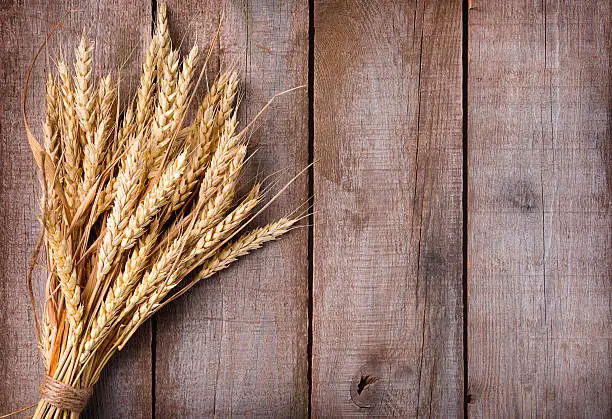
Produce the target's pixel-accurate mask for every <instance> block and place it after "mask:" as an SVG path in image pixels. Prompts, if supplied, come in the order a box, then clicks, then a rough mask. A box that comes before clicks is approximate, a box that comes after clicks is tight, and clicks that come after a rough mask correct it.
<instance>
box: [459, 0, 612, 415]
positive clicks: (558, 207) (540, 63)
mask: <svg viewBox="0 0 612 419" xmlns="http://www.w3.org/2000/svg"><path fill="white" fill-rule="evenodd" d="M472 4H473V5H474V6H477V7H476V8H474V9H472V10H471V11H470V12H469V40H470V59H471V61H470V64H469V101H468V104H469V112H468V115H469V136H468V138H469V144H468V157H469V164H468V173H469V201H468V208H469V227H468V232H469V236H468V244H469V261H468V263H469V275H468V286H469V305H468V307H469V314H468V325H469V330H468V335H469V339H468V342H469V347H468V354H469V368H468V371H469V380H468V381H469V392H470V394H471V399H472V402H471V403H470V405H469V412H470V416H473V417H482V418H491V417H588V418H597V417H601V418H604V417H608V418H609V417H611V416H612V373H611V372H612V352H611V351H610V344H611V341H610V339H611V337H610V331H611V319H612V316H611V309H610V306H611V305H610V303H611V296H612V295H611V292H612V287H611V283H610V279H611V278H612V270H611V268H612V251H611V246H610V244H611V243H612V230H611V228H610V216H611V212H610V192H611V187H610V181H611V174H612V172H611V168H612V167H611V165H612V162H611V154H610V151H611V146H612V144H611V137H610V116H611V115H610V104H611V99H612V98H611V96H610V41H611V38H610V23H611V22H610V2H608V1H592V2H576V3H570V2H560V3H559V2H554V1H543V2H529V1H521V2H506V1H483V2H472Z"/></svg>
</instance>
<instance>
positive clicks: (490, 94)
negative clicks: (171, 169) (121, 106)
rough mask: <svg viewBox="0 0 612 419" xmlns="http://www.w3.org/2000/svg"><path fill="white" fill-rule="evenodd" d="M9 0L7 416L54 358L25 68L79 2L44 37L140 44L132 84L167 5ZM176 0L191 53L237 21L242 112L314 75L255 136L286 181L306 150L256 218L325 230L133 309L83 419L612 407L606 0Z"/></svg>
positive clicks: (107, 62) (1, 382)
mask: <svg viewBox="0 0 612 419" xmlns="http://www.w3.org/2000/svg"><path fill="white" fill-rule="evenodd" d="M0 3H1V6H0V28H1V29H0V219H1V220H2V227H1V228H0V276H1V281H0V336H1V337H0V415H1V414H4V413H8V412H10V411H13V410H16V409H19V408H22V407H25V406H28V405H30V404H32V403H34V402H35V401H37V387H38V382H39V377H40V374H41V372H42V364H41V362H40V360H39V357H38V354H37V350H36V348H35V344H34V342H35V339H34V333H33V330H34V326H33V319H32V316H31V314H30V311H29V308H28V307H29V304H28V300H27V297H26V295H27V294H26V285H25V273H26V267H27V264H28V260H29V255H30V254H31V252H32V250H33V248H34V244H35V240H36V236H37V232H38V230H39V226H38V222H37V220H36V216H37V212H38V207H37V196H38V181H37V176H36V172H35V170H34V164H33V161H32V158H31V156H30V152H29V149H28V145H27V142H26V139H25V134H24V132H23V128H22V122H21V116H20V110H19V104H20V95H21V88H22V84H23V79H24V75H25V70H26V67H27V64H28V63H29V61H30V60H31V58H32V56H33V54H34V52H35V50H36V48H37V46H38V45H39V44H40V43H41V42H42V41H43V39H44V36H45V34H46V32H47V31H48V30H49V29H50V28H51V27H52V26H53V24H54V23H55V22H56V21H57V19H58V18H59V17H60V16H61V15H62V14H63V13H64V12H65V11H67V10H68V9H71V8H81V9H84V10H85V12H84V13H82V14H80V15H75V16H73V17H71V18H70V19H69V21H68V23H67V24H66V25H65V27H64V28H63V30H62V31H61V33H60V34H59V35H58V36H57V37H56V39H55V40H54V42H52V44H53V45H52V46H51V47H50V48H49V51H50V53H49V57H50V58H53V57H56V56H58V55H59V54H60V53H62V51H63V52H64V53H65V54H66V55H67V56H71V50H72V48H73V47H74V45H75V44H76V42H77V40H78V37H79V35H80V33H81V32H82V31H83V29H85V30H86V31H87V33H88V34H90V36H91V37H92V38H93V39H94V41H95V42H96V44H95V54H96V55H95V57H96V59H97V60H98V62H97V64H96V66H97V68H98V69H110V68H114V67H116V66H117V65H118V63H121V62H124V61H126V69H125V70H124V78H125V81H124V83H125V87H126V88H127V89H130V88H131V89H132V90H133V88H134V86H135V85H136V83H137V74H138V65H139V64H138V63H139V62H140V59H141V56H142V50H143V45H145V43H146V40H147V37H148V36H149V35H150V33H151V28H152V21H153V19H154V13H155V12H154V11H155V9H156V6H157V5H156V1H155V0H153V1H152V2H150V1H142V0H130V1H102V2H100V1H94V0H91V1H80V2H76V1H54V2H47V1H45V0H27V1H20V0H15V1H10V0H2V1H1V2H0ZM168 6H169V14H170V26H171V29H172V32H173V36H174V39H175V40H180V39H183V47H182V48H183V50H186V49H187V48H188V47H189V46H190V45H191V44H192V43H194V42H197V43H198V44H199V45H200V46H202V47H205V46H206V45H207V44H208V42H209V41H210V39H211V37H212V35H213V33H214V30H215V29H216V27H217V25H218V23H219V19H220V16H221V15H222V14H223V15H224V16H225V21H224V22H225V23H224V25H223V29H222V32H221V36H220V40H219V43H218V46H217V48H216V50H215V52H214V55H213V70H214V71H216V70H217V69H219V68H224V67H227V66H234V67H236V68H238V69H239V70H240V71H241V75H242V79H243V88H244V100H243V104H244V105H243V110H242V111H241V115H240V118H241V120H242V121H246V120H248V119H249V118H251V117H252V116H253V115H254V114H255V113H256V112H257V111H258V110H259V109H260V107H261V106H262V105H263V104H264V103H265V102H266V101H267V100H268V99H269V98H270V97H271V96H272V95H273V94H274V93H276V92H279V91H282V90H284V89H287V88H290V87H293V86H297V85H302V84H307V85H308V89H307V90H303V91H301V92H298V93H295V94H292V95H288V96H284V97H283V98H281V99H280V100H278V101H277V102H276V103H275V104H274V106H273V109H272V111H271V112H269V113H268V114H267V117H266V118H264V121H263V122H262V123H261V124H260V126H259V128H258V129H257V130H256V131H255V133H254V135H253V138H252V140H251V142H252V144H253V145H254V147H257V148H259V152H258V153H257V154H256V157H255V162H254V164H253V166H254V170H259V171H260V172H263V173H266V174H269V173H272V172H274V171H276V170H277V169H278V168H285V169H288V170H287V171H286V174H283V175H282V176H281V180H280V181H281V182H282V181H283V180H287V179H288V178H290V177H291V175H292V174H293V173H295V172H297V171H299V170H300V169H302V168H303V167H305V166H306V165H307V164H308V163H309V162H310V161H316V165H315V166H314V169H313V170H311V171H310V173H309V175H308V176H304V177H302V178H301V179H300V180H299V182H298V183H297V184H295V185H294V186H292V187H291V188H290V190H289V192H287V193H286V194H284V195H283V197H282V199H281V200H279V201H278V202H277V203H276V204H275V205H273V206H272V207H271V209H270V210H269V211H267V212H266V214H265V217H264V219H263V220H262V222H263V221H265V220H271V219H273V218H274V217H277V216H280V215H283V214H284V213H285V212H286V211H287V210H288V209H292V208H294V207H296V206H297V205H299V204H302V203H304V202H306V201H308V199H309V198H310V197H313V198H312V202H313V203H314V212H315V213H314V216H313V219H312V220H311V224H312V223H313V224H314V225H313V226H311V227H309V228H308V229H301V230H298V231H295V232H293V233H292V234H291V235H290V236H288V237H286V238H284V239H283V240H281V241H279V242H276V243H272V244H270V245H268V246H267V247H266V248H265V249H263V250H262V251H259V252H257V253H256V254H254V255H252V256H250V257H248V258H246V259H244V260H243V261H240V262H239V263H237V264H236V265H235V266H233V267H232V268H231V269H229V270H227V271H225V272H223V273H222V274H221V275H218V277H216V278H214V279H211V280H209V281H207V282H205V283H203V284H201V285H200V286H198V287H197V288H195V289H194V290H193V291H192V292H191V293H190V295H188V296H186V297H184V298H182V299H181V300H180V301H179V302H177V303H175V304H173V305H171V306H170V307H168V309H166V310H164V311H163V312H162V313H161V314H160V315H159V316H157V318H156V319H154V320H153V321H152V322H151V323H149V324H147V325H146V326H145V327H143V329H142V330H141V331H140V332H139V333H138V334H137V335H136V336H135V338H134V339H133V342H132V343H131V344H130V345H129V347H128V348H127V349H126V350H125V351H123V352H122V353H120V354H119V356H117V357H116V359H114V360H113V361H112V363H111V364H110V366H109V368H108V370H107V371H106V373H105V374H104V376H103V377H102V379H101V381H100V383H99V385H98V386H97V387H96V390H95V395H94V397H93V400H92V401H91V402H90V404H89V406H88V408H87V410H86V412H85V413H84V417H87V418H93V417H105V418H106V417H108V418H132V417H133V418H147V417H153V416H156V417H160V418H167V417H194V418H198V417H213V416H218V417H228V416H239V417H242V416H249V417H251V416H257V417H306V416H308V415H312V416H314V417H341V416H347V417H348V416H351V417H356V416H363V417H368V416H397V417H430V416H432V417H463V416H473V417H481V418H503V417H584V418H606V417H607V418H609V417H612V348H611V343H612V327H611V326H612V309H611V307H612V304H611V303H612V282H611V278H612V245H611V244H612V210H611V195H612V185H611V183H612V135H611V125H612V122H611V121H612V112H611V108H612V95H611V90H610V85H611V83H610V81H611V76H610V73H611V69H610V60H611V42H612V41H611V34H610V30H611V18H610V16H611V10H610V7H611V6H610V2H609V1H606V0H601V1H582V2H581V1H552V0H541V1H527V0H520V1H506V0H472V1H471V2H467V1H466V2H461V1H450V0H448V1H446V0H440V1H431V0H430V1H421V0H418V1H411V2H404V1H397V2H391V1H357V0H355V1H320V0H311V1H310V2H306V1H283V0H276V1H260V0H241V1H237V0H236V1H234V0H226V1H225V2H220V1H214V0H204V1H203V0H188V1H179V0H172V1H169V4H168ZM44 67H45V66H44V65H40V66H39V68H38V69H37V71H36V72H35V74H34V80H33V82H32V83H31V89H30V92H31V93H30V95H29V97H28V100H29V104H30V106H29V108H30V113H31V115H32V118H33V119H36V118H39V117H40V115H41V113H42V106H41V105H40V104H41V103H42V100H43V93H44V91H43V80H44V70H45V69H44ZM39 285H40V286H39V289H42V285H41V284H39ZM367 377H371V379H372V377H375V378H376V381H375V382H374V383H373V384H371V385H370V387H369V388H368V389H367V390H364V391H362V392H358V388H360V387H359V384H360V381H362V379H363V380H367ZM362 385H363V384H362ZM19 417H27V413H24V414H22V415H20V416H19Z"/></svg>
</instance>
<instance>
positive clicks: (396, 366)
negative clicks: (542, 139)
mask: <svg viewBox="0 0 612 419" xmlns="http://www.w3.org/2000/svg"><path fill="white" fill-rule="evenodd" d="M314 15H315V19H314V23H315V39H314V48H315V50H314V61H315V62H314V68H315V72H314V158H315V160H316V161H317V163H316V166H315V170H314V173H315V177H314V187H315V209H316V214H315V225H314V283H313V312H314V313H313V322H314V323H313V349H312V357H313V359H312V362H313V364H312V365H313V367H312V399H311V406H312V414H313V416H315V417H340V416H351V417H352V416H363V417H370V416H391V415H394V416H399V417H414V416H439V417H460V416H461V415H462V414H463V356H462V351H463V349H462V348H463V346H462V334H463V328H462V324H463V323H462V317H463V316H462V252H461V243H462V226H461V220H462V215H461V214H462V212H461V196H462V174H461V173H462V172H461V167H462V154H461V151H462V105H461V103H462V90H461V89H462V67H461V51H462V46H461V39H462V38H461V34H462V32H461V4H460V2H423V1H418V2H410V3H408V2H391V1H380V2H374V1H371V2H359V1H355V2H343V1H336V2H324V1H317V2H315V7H314ZM368 376H369V377H375V379H376V381H375V382H373V383H372V384H370V386H369V387H368V388H365V389H364V387H365V386H366V385H367V381H368V378H367V377H368ZM370 379H371V378H370ZM360 381H362V384H361V386H360V385H359V383H360Z"/></svg>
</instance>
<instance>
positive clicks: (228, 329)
mask: <svg viewBox="0 0 612 419" xmlns="http://www.w3.org/2000/svg"><path fill="white" fill-rule="evenodd" d="M168 8H169V22H170V27H171V28H172V30H173V31H174V32H175V34H176V35H175V39H180V38H181V37H182V36H183V35H185V41H184V44H185V45H184V46H185V47H186V48H187V47H189V46H190V45H191V44H192V43H193V42H194V41H195V40H196V39H197V42H198V44H199V45H200V46H202V47H203V48H202V50H204V49H205V47H206V45H207V44H208V42H209V41H210V40H211V39H212V36H213V35H214V32H215V31H216V29H217V24H218V19H219V16H220V14H221V12H223V13H224V16H225V20H224V24H223V28H222V31H221V36H220V39H219V44H218V45H219V51H218V52H217V53H216V54H215V56H214V57H213V63H216V62H217V61H220V62H221V68H227V67H234V68H237V69H238V70H239V71H240V72H241V79H242V82H243V83H242V88H243V94H244V96H243V99H242V110H241V112H240V114H239V120H240V123H241V125H242V126H244V125H246V122H247V121H248V120H250V119H251V118H253V116H254V115H255V114H256V113H257V112H258V111H259V110H260V109H261V107H262V106H263V105H264V104H265V103H266V102H267V101H268V100H269V99H270V98H271V97H272V96H273V95H274V94H275V93H278V92H280V91H282V90H285V89H288V88H291V87H295V86H298V85H303V84H306V83H307V74H308V58H307V57H308V7H307V4H306V3H305V2H300V1H290V2H287V1H280V0H277V1H255V2H253V1H248V2H247V1H239V2H227V3H225V6H223V7H222V6H221V2H216V1H195V0H194V1H181V2H179V1H174V2H169V4H168ZM177 36H178V38H177ZM216 69H217V65H216V64H214V65H213V66H212V70H213V75H214V71H216ZM307 119H308V99H307V94H306V90H303V91H300V92H296V93H292V94H290V95H287V96H284V97H282V98H279V99H278V100H277V102H275V103H274V105H273V106H272V109H271V110H270V111H269V112H268V113H267V114H266V115H265V116H264V117H263V120H262V121H261V123H258V124H257V126H258V128H257V129H256V130H255V131H254V132H253V135H252V137H251V140H250V144H251V146H252V147H251V150H254V149H258V152H257V154H256V155H255V157H254V159H253V161H252V163H251V164H250V167H251V170H250V172H249V173H247V175H246V176H245V178H246V179H249V178H253V177H254V176H255V175H256V172H259V173H261V175H263V176H265V175H269V174H272V173H274V172H276V171H277V170H278V169H286V170H285V172H283V173H282V174H280V175H278V176H277V177H276V178H278V179H279V184H280V185H282V184H283V183H284V182H286V181H288V180H289V179H290V178H291V177H292V176H293V174H295V173H297V172H298V171H299V170H301V169H302V168H304V167H305V166H306V165H307V164H308V163H307V162H308V134H307V129H308V128H307ZM260 177H261V176H260ZM307 195H308V190H307V179H306V177H305V176H304V177H302V178H300V179H299V180H298V182H297V183H296V184H294V185H292V186H291V187H290V189H289V190H288V191H287V192H285V193H284V194H283V195H282V197H281V198H280V199H279V200H278V201H277V202H276V203H275V204H274V205H273V206H272V207H271V208H270V210H269V211H266V213H265V216H264V217H263V219H262V222H263V221H266V220H268V221H271V220H273V219H275V218H276V217H279V216H282V215H284V214H287V213H288V212H289V211H291V210H293V209H294V208H295V207H296V206H298V205H299V204H301V203H304V202H305V201H306V200H307ZM307 258H308V247H307V230H306V229H302V230H298V231H294V232H292V233H290V234H289V235H288V236H287V237H285V238H283V239H281V240H280V241H279V242H275V243H270V244H269V245H266V246H265V247H264V249H261V250H258V251H257V252H256V253H254V254H253V255H251V256H248V257H246V258H245V259H244V260H241V261H239V262H237V264H236V265H233V266H232V267H230V268H229V270H227V271H224V272H223V273H221V274H220V275H219V276H218V277H216V278H213V279H211V280H208V281H206V282H204V283H202V284H200V285H199V286H198V287H195V288H194V289H193V290H192V291H191V292H190V293H189V294H188V295H186V296H184V297H182V298H181V299H180V300H179V301H177V302H176V303H173V304H172V305H169V306H168V307H167V308H165V309H164V310H163V311H162V312H161V313H160V316H159V317H158V320H157V344H156V345H157V346H156V392H155V399H156V413H157V415H158V416H159V417H212V416H220V417H229V416H261V417H273V416H278V417H288V416H295V417H304V416H306V415H307V411H308V374H307V370H308V356H307V343H308V262H307V261H308V259H307Z"/></svg>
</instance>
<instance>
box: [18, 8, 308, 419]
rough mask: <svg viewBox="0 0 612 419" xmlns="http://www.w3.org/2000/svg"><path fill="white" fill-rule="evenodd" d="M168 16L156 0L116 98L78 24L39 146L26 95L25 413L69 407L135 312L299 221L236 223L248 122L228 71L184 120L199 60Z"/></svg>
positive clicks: (138, 318) (241, 215) (154, 306)
mask: <svg viewBox="0 0 612 419" xmlns="http://www.w3.org/2000/svg"><path fill="white" fill-rule="evenodd" d="M166 16H167V15H166V7H165V5H162V6H161V7H160V8H159V10H158V14H157V22H156V31H155V33H154V35H153V37H152V39H151V42H150V45H149V46H148V48H147V50H146V52H145V54H144V62H143V64H142V74H141V76H140V83H139V86H138V88H137V92H136V93H135V95H134V98H133V100H132V101H129V103H128V104H127V105H126V106H124V107H122V106H120V104H119V103H118V102H119V101H118V96H119V83H118V80H116V79H115V78H114V77H115V76H113V75H112V74H109V75H105V76H102V77H98V78H96V77H95V76H94V72H93V70H92V68H93V66H92V61H93V57H92V44H91V43H90V41H89V40H88V38H87V36H85V35H83V37H82V39H81V41H80V43H79V45H78V47H77V48H76V50H75V62H74V65H73V66H72V67H71V66H69V65H68V64H66V63H65V62H63V61H59V62H58V63H57V74H56V75H55V76H53V75H51V74H49V76H48V79H47V82H46V102H47V106H46V116H45V119H44V122H43V127H42V133H43V139H44V141H43V144H42V145H40V144H38V143H37V142H36V141H35V139H34V138H33V136H32V134H31V133H30V130H29V128H28V125H27V118H26V117H25V105H24V121H25V124H26V131H27V133H28V139H29V140H30V145H31V146H32V150H33V152H34V156H35V158H36V161H37V163H38V165H39V167H40V168H41V172H42V176H41V178H42V185H43V187H42V189H43V197H42V199H41V213H42V216H41V219H42V231H43V234H42V243H43V244H44V248H45V250H46V259H47V268H48V269H47V273H48V274H47V282H46V293H45V294H46V299H45V301H44V308H43V310H42V315H41V316H40V317H41V318H40V321H38V320H37V329H38V343H39V347H40V351H41V353H42V358H43V361H44V367H45V373H46V374H45V376H44V377H43V382H42V385H41V400H40V402H39V403H38V405H37V407H36V411H35V414H34V417H36V418H68V417H71V418H76V417H78V416H79V414H80V412H81V411H82V409H83V407H84V406H85V404H86V402H87V399H88V398H89V396H90V395H91V389H92V388H93V386H94V385H95V383H96V382H97V381H98V379H99V377H100V373H101V371H102V369H103V368H104V366H105V365H106V364H107V362H108V360H109V359H110V358H111V356H113V354H115V352H117V351H119V350H121V349H122V348H123V347H124V345H125V344H126V342H127V341H128V340H129V339H130V337H131V336H132V335H133V333H134V332H135V331H136V330H137V329H138V327H139V326H140V325H142V324H143V322H145V321H146V320H147V319H149V318H150V317H151V316H152V315H153V314H154V313H156V312H157V311H158V310H159V309H160V308H161V307H162V306H164V305H165V304H166V303H167V302H169V301H171V300H173V299H174V298H176V297H178V296H179V295H181V294H183V293H184V292H185V291H186V290H188V289H189V288H190V287H191V286H193V285H194V284H195V283H197V282H198V281H200V280H202V279H205V278H208V277H210V276H211V275H213V274H215V273H216V272H218V271H220V270H222V269H224V268H226V267H227V266H228V265H229V264H230V263H232V262H233V261H235V260H236V259H237V258H239V257H241V256H244V255H246V254H247V253H249V252H250V251H252V250H254V249H257V248H259V247H261V246H262V245H263V244H264V243H266V242H268V241H271V240H275V239H277V238H278V237H279V236H281V235H283V234H284V233H286V232H288V231H289V230H291V229H293V228H296V223H297V222H298V221H299V220H300V219H301V217H300V216H299V215H292V214H289V215H288V216H287V217H286V218H281V219H280V220H278V221H276V222H273V223H271V224H268V225H265V226H263V227H260V228H256V229H254V230H251V231H243V230H244V227H246V225H247V224H248V223H249V222H250V221H251V220H252V218H253V217H254V216H255V215H257V214H258V213H259V212H261V210H262V209H263V208H262V206H263V207H264V208H265V205H263V203H262V201H264V199H265V196H266V193H265V191H263V190H262V186H261V184H260V183H255V184H254V185H252V187H251V188H250V191H248V193H240V192H239V188H238V186H239V185H238V183H239V178H240V175H241V172H242V170H243V168H244V166H245V163H246V160H247V159H248V155H249V154H248V152H247V140H246V128H245V129H243V130H240V131H239V130H238V120H237V100H236V98H237V94H238V84H239V79H238V75H237V74H236V73H235V72H227V73H221V74H220V75H219V76H217V77H216V78H215V79H214V81H212V82H211V83H210V86H209V87H208V89H207V94H206V96H205V97H204V99H203V100H201V101H199V106H197V109H196V110H195V112H193V113H194V115H195V116H194V117H193V118H192V119H191V120H190V121H189V123H187V122H186V119H187V118H186V116H187V114H188V112H187V110H188V108H189V105H190V103H191V102H192V98H193V96H194V92H195V89H196V88H197V84H198V83H199V81H200V80H201V79H202V74H203V70H202V72H198V71H196V69H197V68H198V66H199V63H198V58H199V53H198V49H197V47H194V48H193V49H192V50H191V51H190V52H189V53H188V55H186V56H185V57H180V56H179V53H178V51H177V50H176V49H174V46H173V44H172V41H171V39H170V35H169V33H168V21H167V17H166ZM211 50H212V46H211ZM209 56H210V52H209ZM207 58H208V57H207ZM205 64H206V63H204V65H205ZM198 74H200V76H199V77H198ZM275 196H277V195H275ZM273 198H274V197H272V199H273ZM268 201H269V200H268Z"/></svg>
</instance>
